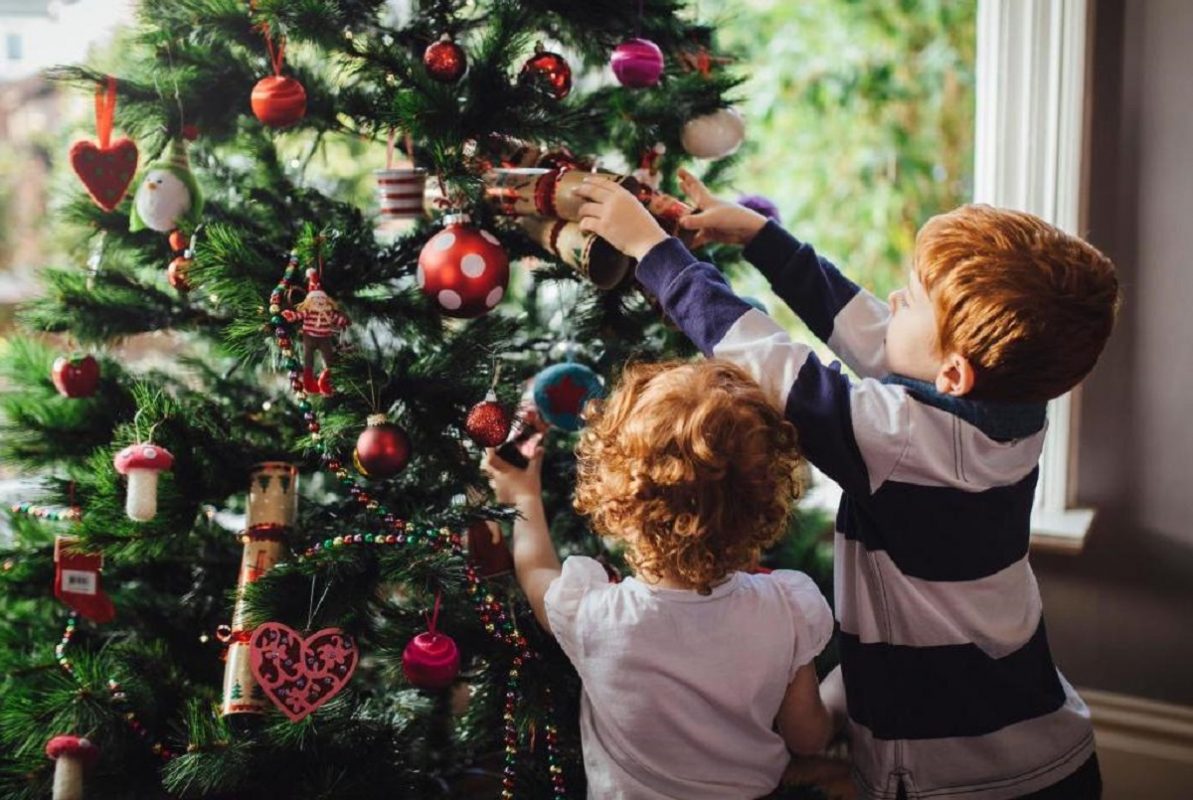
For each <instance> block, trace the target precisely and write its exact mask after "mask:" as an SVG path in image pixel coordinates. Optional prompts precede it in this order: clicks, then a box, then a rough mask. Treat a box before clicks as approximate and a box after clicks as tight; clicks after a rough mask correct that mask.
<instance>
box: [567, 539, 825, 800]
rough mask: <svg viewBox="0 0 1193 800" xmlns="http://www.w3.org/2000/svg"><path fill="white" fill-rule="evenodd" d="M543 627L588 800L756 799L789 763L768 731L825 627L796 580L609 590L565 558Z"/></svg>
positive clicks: (582, 563)
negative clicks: (559, 675) (573, 709)
mask: <svg viewBox="0 0 1193 800" xmlns="http://www.w3.org/2000/svg"><path fill="white" fill-rule="evenodd" d="M545 603H546V607H547V618H548V620H549V621H550V623H551V631H552V632H553V633H554V635H555V638H556V639H558V640H559V644H560V646H561V647H562V648H563V651H564V652H565V653H566V654H567V656H568V658H569V659H571V661H572V663H573V664H574V665H575V666H576V671H577V672H579V673H580V678H581V680H583V682H584V689H583V696H582V698H581V706H580V736H581V744H582V747H583V751H584V768H585V771H586V772H587V775H588V797H589V798H600V800H619V799H622V800H676V799H677V798H682V800H703V799H704V798H708V799H709V800H714V799H715V800H731V799H732V798H743V799H744V798H757V797H761V796H762V795H765V794H767V793H769V792H771V791H772V790H773V789H775V787H777V786H778V784H779V779H780V778H781V777H782V774H783V770H784V769H785V768H786V766H787V764H788V762H789V760H790V756H789V754H788V752H787V748H786V746H785V745H784V743H783V739H782V738H781V737H780V736H779V734H778V733H776V732H775V730H774V721H775V715H776V714H778V712H779V705H780V704H781V703H782V700H783V694H784V693H785V692H786V690H787V685H788V684H789V683H790V682H791V680H792V679H793V678H794V677H795V673H796V671H797V670H798V669H799V668H800V667H802V666H803V665H805V664H807V663H808V662H810V661H811V660H812V659H813V658H814V657H815V656H816V654H817V653H819V652H820V651H821V650H822V649H823V648H824V646H825V644H826V643H827V642H828V640H829V637H830V636H831V635H832V631H833V617H832V612H831V611H830V610H829V607H828V603H826V602H825V600H824V597H823V596H821V594H820V591H819V590H818V589H817V588H816V585H815V584H814V583H813V582H812V579H811V578H809V577H808V576H807V575H804V574H803V573H800V572H794V571H791V570H776V571H775V572H772V573H770V574H768V575H750V574H747V573H744V572H735V573H734V574H733V576H732V577H730V578H729V579H728V580H727V581H725V582H724V583H721V584H719V585H717V586H714V587H713V590H712V594H711V595H705V596H701V595H700V594H698V593H696V592H694V591H689V590H684V589H663V588H656V587H652V586H649V585H647V584H645V583H642V582H641V581H639V580H637V579H635V578H627V579H626V580H625V581H623V582H622V583H609V580H608V577H607V576H606V574H605V570H604V568H602V567H601V565H600V564H599V563H597V562H596V561H594V560H593V559H591V558H585V557H582V556H572V557H571V558H568V559H567V560H566V561H564V563H563V573H562V574H561V575H560V576H559V577H558V578H556V579H555V580H554V581H552V583H551V585H550V587H549V588H548V589H547V595H546V600H545Z"/></svg>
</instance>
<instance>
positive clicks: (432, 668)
mask: <svg viewBox="0 0 1193 800" xmlns="http://www.w3.org/2000/svg"><path fill="white" fill-rule="evenodd" d="M402 672H403V673H404V674H405V675H406V680H408V681H410V685H411V686H414V687H416V688H419V689H431V690H434V689H446V688H447V687H448V686H450V685H451V682H452V681H454V680H455V679H456V676H457V675H459V674H460V650H459V648H457V647H456V643H455V642H454V641H452V638H451V637H450V636H448V635H446V634H443V633H439V632H432V631H424V632H423V633H420V634H419V635H418V636H415V637H414V638H413V639H411V640H410V644H408V645H406V649H405V650H404V651H403V652H402Z"/></svg>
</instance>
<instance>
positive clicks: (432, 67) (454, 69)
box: [423, 33, 468, 83]
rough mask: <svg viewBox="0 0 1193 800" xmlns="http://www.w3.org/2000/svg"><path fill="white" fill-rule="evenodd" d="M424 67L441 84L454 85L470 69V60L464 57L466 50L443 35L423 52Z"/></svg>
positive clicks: (446, 35)
mask: <svg viewBox="0 0 1193 800" xmlns="http://www.w3.org/2000/svg"><path fill="white" fill-rule="evenodd" d="M423 66H425V67H426V68H427V74H428V75H430V76H431V77H432V78H434V79H435V80H437V81H440V82H441V83H454V82H456V81H458V80H459V79H460V76H461V75H463V74H464V70H466V69H468V58H467V57H466V56H465V55H464V48H462V47H460V45H458V44H456V43H455V42H453V41H452V37H451V36H449V35H448V34H446V33H445V34H443V36H441V37H440V38H439V41H437V42H433V43H432V44H431V45H430V46H429V47H427V49H426V50H425V51H423Z"/></svg>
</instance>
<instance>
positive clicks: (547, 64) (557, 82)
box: [522, 49, 572, 100]
mask: <svg viewBox="0 0 1193 800" xmlns="http://www.w3.org/2000/svg"><path fill="white" fill-rule="evenodd" d="M522 80H523V81H528V82H530V83H532V84H533V85H536V86H540V87H542V88H543V89H545V90H546V91H547V92H548V93H550V95H551V96H552V97H554V98H555V99H556V100H562V99H563V98H565V97H567V96H568V93H569V92H571V91H572V68H571V67H569V66H568V62H567V61H566V60H564V57H563V56H561V55H559V53H551V52H548V51H546V50H541V49H539V50H537V51H536V52H535V54H534V55H533V56H531V57H530V58H529V59H527V61H526V63H525V64H523V65H522Z"/></svg>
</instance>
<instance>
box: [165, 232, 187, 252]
mask: <svg viewBox="0 0 1193 800" xmlns="http://www.w3.org/2000/svg"><path fill="white" fill-rule="evenodd" d="M169 242H170V249H171V250H173V251H174V252H175V253H181V252H182V251H183V250H185V249H186V234H185V233H183V232H182V231H171V232H170V237H169Z"/></svg>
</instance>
